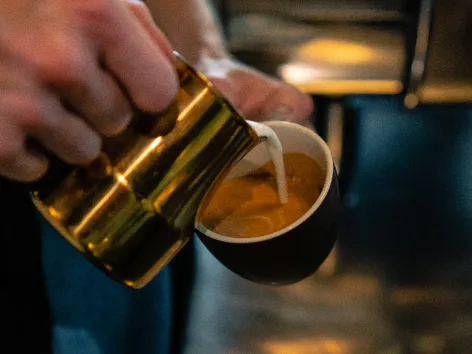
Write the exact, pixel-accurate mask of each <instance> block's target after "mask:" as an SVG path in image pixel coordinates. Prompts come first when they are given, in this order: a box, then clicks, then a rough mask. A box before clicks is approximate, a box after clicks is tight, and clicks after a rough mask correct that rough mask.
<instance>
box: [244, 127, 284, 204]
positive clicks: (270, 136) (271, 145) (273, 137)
mask: <svg viewBox="0 0 472 354" xmlns="http://www.w3.org/2000/svg"><path fill="white" fill-rule="evenodd" d="M248 123H249V124H250V125H251V126H252V128H253V129H254V130H255V131H256V133H257V135H259V136H260V137H263V138H265V140H264V141H263V143H264V145H265V147H266V148H267V151H268V153H269V155H270V158H271V159H272V162H273V163H274V166H275V178H276V181H277V190H278V194H279V201H280V204H285V203H287V200H288V193H287V180H286V179H285V166H284V157H283V149H282V144H281V143H280V140H279V138H278V137H277V134H275V132H274V131H273V130H272V129H271V128H269V127H268V126H266V125H263V124H258V123H255V124H253V122H248Z"/></svg>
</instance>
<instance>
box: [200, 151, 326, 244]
mask: <svg viewBox="0 0 472 354" xmlns="http://www.w3.org/2000/svg"><path fill="white" fill-rule="evenodd" d="M283 157H284V165H285V176H286V183H287V191H288V199H287V202H286V203H284V204H281V203H280V200H279V195H278V189H277V181H276V177H275V171H274V164H273V163H272V162H268V163H267V164H266V165H264V166H262V167H260V168H259V169H257V170H256V171H254V172H252V173H251V174H249V175H246V176H242V177H236V178H231V179H227V180H225V181H223V182H222V183H221V185H220V186H219V188H218V189H217V190H216V192H215V194H214V195H213V197H212V199H211V200H210V202H209V204H208V205H207V206H206V208H205V210H204V212H203V214H202V219H201V222H202V223H203V225H205V227H206V228H208V229H210V230H212V231H214V232H216V233H218V234H220V235H224V236H230V237H258V236H263V235H267V234H270V233H273V232H276V231H279V230H281V229H283V228H285V227H287V226H289V225H290V224H292V223H294V222H295V221H297V220H298V219H299V218H300V217H302V216H303V215H304V214H305V213H306V212H307V211H308V210H309V209H310V208H311V206H312V205H313V204H314V203H315V201H316V199H317V198H318V197H319V195H320V193H321V189H322V187H323V184H324V176H325V174H324V171H323V169H322V168H321V167H320V166H319V165H318V164H317V163H316V162H315V161H313V160H312V159H311V158H310V157H308V156H307V155H305V154H302V153H285V154H284V156H283Z"/></svg>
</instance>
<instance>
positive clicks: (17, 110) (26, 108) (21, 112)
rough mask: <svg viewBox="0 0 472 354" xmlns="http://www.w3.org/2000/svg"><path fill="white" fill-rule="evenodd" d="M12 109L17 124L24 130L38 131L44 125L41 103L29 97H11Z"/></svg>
mask: <svg viewBox="0 0 472 354" xmlns="http://www.w3.org/2000/svg"><path fill="white" fill-rule="evenodd" d="M10 109H11V113H12V114H13V117H14V119H15V120H16V122H17V124H18V125H19V126H20V127H21V128H23V130H27V131H29V130H37V129H38V128H41V127H42V126H43V125H44V119H43V114H42V109H41V107H40V105H39V102H37V100H35V99H34V98H33V97H31V96H27V95H11V96H10Z"/></svg>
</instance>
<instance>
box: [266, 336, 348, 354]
mask: <svg viewBox="0 0 472 354" xmlns="http://www.w3.org/2000/svg"><path fill="white" fill-rule="evenodd" d="M263 347H264V352H267V353H270V354H294V353H297V354H317V353H320V354H349V353H350V351H349V345H348V343H346V341H343V340H336V339H332V338H320V339H311V338H305V339H297V340H292V341H270V342H266V343H265V344H263Z"/></svg>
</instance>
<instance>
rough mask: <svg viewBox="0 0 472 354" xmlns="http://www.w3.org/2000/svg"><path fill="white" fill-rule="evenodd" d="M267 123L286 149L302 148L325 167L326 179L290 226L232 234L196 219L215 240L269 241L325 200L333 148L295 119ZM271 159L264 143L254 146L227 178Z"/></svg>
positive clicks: (284, 149)
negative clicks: (254, 234)
mask: <svg viewBox="0 0 472 354" xmlns="http://www.w3.org/2000/svg"><path fill="white" fill-rule="evenodd" d="M264 124H266V125H267V126H269V127H271V128H272V129H273V130H274V131H275V133H276V134H277V136H278V138H279V140H280V142H281V144H282V147H283V151H284V152H300V153H305V154H306V155H308V156H309V157H311V158H312V159H313V160H315V161H316V162H317V163H318V164H319V165H320V166H321V167H322V168H323V169H324V171H325V181H324V185H323V189H322V190H321V194H320V196H319V197H318V199H317V200H316V202H315V203H314V204H313V205H312V206H311V208H310V209H309V210H308V211H307V212H306V213H305V214H304V215H303V216H302V217H300V218H299V219H298V220H297V221H295V222H294V223H292V224H290V225H289V226H287V227H285V228H283V229H281V230H279V231H276V232H273V233H270V234H267V235H264V236H258V237H247V238H239V237H230V236H224V235H220V234H217V233H216V232H213V231H212V230H209V229H207V228H206V227H205V226H204V225H203V224H201V223H199V222H198V221H197V224H196V226H195V227H196V228H197V229H198V230H199V231H200V232H202V233H204V234H205V235H207V236H208V237H211V238H214V239H215V240H219V241H223V242H229V243H254V242H261V241H266V240H269V239H271V238H274V237H278V236H280V235H283V234H285V233H286V232H288V231H290V230H292V229H294V228H295V227H297V226H298V225H300V224H301V223H303V222H304V221H305V220H306V219H307V218H308V217H310V215H312V214H313V213H314V212H315V211H316V210H317V209H318V207H319V206H320V205H321V203H322V202H323V200H324V199H325V198H326V195H327V194H328V191H329V188H330V186H331V180H332V178H333V173H334V171H333V159H332V157H331V152H330V150H329V148H328V146H327V145H326V143H325V142H324V141H323V139H321V138H320V137H319V136H318V135H317V134H316V133H314V132H313V131H311V130H310V129H308V128H305V127H302V126H300V125H298V124H295V123H289V122H279V121H271V122H265V123H264ZM269 160H270V156H269V153H268V152H267V149H266V147H265V145H264V144H259V145H258V146H256V147H255V148H254V149H253V150H251V151H250V152H249V153H248V154H247V155H246V156H245V157H244V158H243V159H242V160H241V161H240V162H239V163H238V164H237V165H236V166H235V167H234V168H233V169H232V170H231V172H230V173H229V174H228V176H227V177H226V178H232V177H238V176H243V175H246V174H248V173H250V172H251V171H254V170H256V169H257V168H259V167H261V166H262V165H264V164H265V163H267V162H268V161H269Z"/></svg>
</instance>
